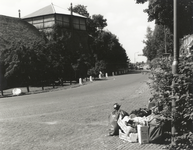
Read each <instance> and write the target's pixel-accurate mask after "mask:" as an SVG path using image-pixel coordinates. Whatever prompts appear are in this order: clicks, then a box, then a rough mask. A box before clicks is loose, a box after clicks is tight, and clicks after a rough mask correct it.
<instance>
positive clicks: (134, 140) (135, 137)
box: [119, 129, 138, 143]
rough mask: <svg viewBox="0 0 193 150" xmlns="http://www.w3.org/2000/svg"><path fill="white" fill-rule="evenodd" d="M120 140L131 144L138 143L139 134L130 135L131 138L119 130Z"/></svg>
mask: <svg viewBox="0 0 193 150" xmlns="http://www.w3.org/2000/svg"><path fill="white" fill-rule="evenodd" d="M119 138H120V139H122V140H125V141H128V142H131V143H134V142H137V139H138V134H137V133H130V134H129V136H128V135H127V134H125V133H123V132H122V131H121V130H120V129H119Z"/></svg>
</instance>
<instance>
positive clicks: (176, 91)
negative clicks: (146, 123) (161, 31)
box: [149, 56, 193, 148]
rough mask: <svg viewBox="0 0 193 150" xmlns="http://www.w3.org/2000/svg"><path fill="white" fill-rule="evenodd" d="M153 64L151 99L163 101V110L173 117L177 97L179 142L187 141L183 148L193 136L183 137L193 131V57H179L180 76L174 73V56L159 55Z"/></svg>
mask: <svg viewBox="0 0 193 150" xmlns="http://www.w3.org/2000/svg"><path fill="white" fill-rule="evenodd" d="M150 65H151V68H152V72H151V75H150V79H151V80H152V82H150V83H149V86H150V88H151V89H152V98H151V99H150V100H154V101H157V102H159V104H161V105H162V106H163V111H162V112H161V113H162V114H163V115H164V116H165V117H168V118H171V102H172V99H175V102H176V114H175V127H176V132H177V139H176V140H177V141H176V143H179V142H180V141H183V142H185V141H186V142H185V146H183V147H186V146H187V147H188V146H189V147H190V146H191V145H192V144H191V143H192V142H193V139H192V138H188V136H185V138H183V140H182V138H181V136H183V135H185V134H188V133H192V132H193V126H192V125H193V124H192V123H193V88H192V87H193V56H190V57H185V56H182V57H180V58H179V65H178V75H173V74H172V70H171V65H172V59H171V58H170V57H168V58H157V59H155V60H153V61H152V62H151V64H150ZM172 82H174V84H173V86H172ZM179 145H180V144H179ZM189 147H188V148H189Z"/></svg>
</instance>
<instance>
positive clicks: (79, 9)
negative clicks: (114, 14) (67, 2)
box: [68, 4, 89, 17]
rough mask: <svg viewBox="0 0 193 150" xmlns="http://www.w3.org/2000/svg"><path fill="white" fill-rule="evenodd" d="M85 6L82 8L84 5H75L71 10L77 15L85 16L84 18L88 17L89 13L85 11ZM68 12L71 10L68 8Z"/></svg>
mask: <svg viewBox="0 0 193 150" xmlns="http://www.w3.org/2000/svg"><path fill="white" fill-rule="evenodd" d="M86 7H87V6H84V5H80V4H79V5H76V6H74V7H73V8H72V11H73V12H75V13H77V14H80V15H82V16H85V17H89V13H88V11H87V9H86ZM68 10H71V8H68Z"/></svg>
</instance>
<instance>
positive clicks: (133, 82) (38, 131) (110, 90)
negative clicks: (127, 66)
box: [0, 73, 163, 150]
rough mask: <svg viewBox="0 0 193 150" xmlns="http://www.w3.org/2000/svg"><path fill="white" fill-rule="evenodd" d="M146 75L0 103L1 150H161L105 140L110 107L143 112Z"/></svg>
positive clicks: (147, 96)
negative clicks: (115, 104) (116, 105)
mask: <svg viewBox="0 0 193 150" xmlns="http://www.w3.org/2000/svg"><path fill="white" fill-rule="evenodd" d="M147 79H148V77H147V75H142V74H140V73H138V74H128V75H122V76H115V77H110V78H108V79H107V80H100V81H95V82H92V83H87V84H86V85H83V86H79V87H76V88H69V89H65V90H59V91H53V92H47V93H41V94H33V95H25V96H18V97H10V98H3V99H0V149H2V150H73V149H74V150H80V149H82V150H96V149H98V150H104V149H107V150H113V149H136V150H137V149H149V150H150V149H161V148H162V147H163V145H155V144H145V145H140V144H138V143H129V142H125V141H123V140H121V139H119V138H118V137H116V136H115V137H108V136H106V135H107V125H108V122H107V116H108V114H109V113H110V112H111V111H112V105H113V104H114V103H115V102H118V103H120V104H121V105H122V106H121V108H122V109H124V110H126V111H127V112H130V111H132V110H134V109H138V108H140V107H146V105H147V101H148V99H149V96H150V94H149V90H148V87H147V85H146V83H145V81H147Z"/></svg>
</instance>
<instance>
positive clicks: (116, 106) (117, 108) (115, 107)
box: [113, 103, 121, 110]
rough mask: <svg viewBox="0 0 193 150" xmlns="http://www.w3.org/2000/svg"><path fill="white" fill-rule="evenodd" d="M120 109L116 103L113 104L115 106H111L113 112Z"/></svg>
mask: <svg viewBox="0 0 193 150" xmlns="http://www.w3.org/2000/svg"><path fill="white" fill-rule="evenodd" d="M120 107H121V105H119V104H118V103H115V104H114V105H113V108H114V109H115V110H119V109H120Z"/></svg>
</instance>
